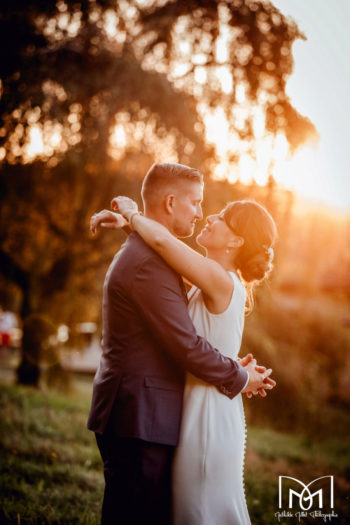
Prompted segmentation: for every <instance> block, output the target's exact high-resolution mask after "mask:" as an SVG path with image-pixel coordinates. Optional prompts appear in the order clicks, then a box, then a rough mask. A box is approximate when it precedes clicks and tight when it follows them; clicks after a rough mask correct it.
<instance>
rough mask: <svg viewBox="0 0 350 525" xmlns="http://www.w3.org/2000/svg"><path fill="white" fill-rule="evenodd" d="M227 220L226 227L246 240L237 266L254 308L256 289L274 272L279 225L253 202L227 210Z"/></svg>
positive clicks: (230, 206) (241, 202) (246, 202)
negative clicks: (253, 292) (274, 248)
mask: <svg viewBox="0 0 350 525" xmlns="http://www.w3.org/2000/svg"><path fill="white" fill-rule="evenodd" d="M224 218H225V221H226V224H227V226H228V227H229V228H230V229H231V230H232V231H233V232H234V233H235V234H236V235H238V236H239V237H242V238H243V239H244V244H243V245H242V247H241V248H240V250H239V251H238V253H237V254H236V257H235V261H234V262H235V266H236V268H237V270H238V271H239V273H240V275H241V277H242V279H243V280H244V281H245V282H246V283H249V284H250V286H248V287H247V291H248V303H249V305H250V307H252V305H253V295H252V291H253V286H254V285H255V284H256V283H258V282H261V281H263V280H264V279H265V278H266V277H267V276H268V275H269V273H270V272H271V270H272V268H273V265H272V260H271V259H272V258H271V252H272V250H270V248H272V246H273V244H274V243H275V240H276V237H277V228H276V224H275V221H274V220H273V218H272V216H271V215H270V213H269V212H268V211H267V210H266V209H265V208H264V207H263V206H261V204H259V203H257V202H255V201H252V200H243V201H236V202H232V203H231V204H229V205H228V206H227V207H226V208H225V210H224ZM272 253H273V252H272Z"/></svg>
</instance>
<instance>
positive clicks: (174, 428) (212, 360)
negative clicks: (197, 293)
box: [88, 232, 248, 445]
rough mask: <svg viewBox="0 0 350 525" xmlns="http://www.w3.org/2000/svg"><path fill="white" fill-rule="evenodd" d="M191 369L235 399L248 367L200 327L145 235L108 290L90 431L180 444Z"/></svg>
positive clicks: (133, 241)
mask: <svg viewBox="0 0 350 525" xmlns="http://www.w3.org/2000/svg"><path fill="white" fill-rule="evenodd" d="M185 370H188V371H190V372H191V373H192V374H194V375H196V376H198V377H200V378H201V379H203V380H204V381H206V382H208V383H211V384H213V385H217V386H218V387H220V389H221V391H222V392H223V394H225V395H227V396H229V397H230V398H232V397H234V396H235V395H237V394H238V393H239V392H240V391H241V390H242V388H243V387H244V385H245V383H246V381H247V377H248V374H247V371H246V370H244V369H243V367H242V366H240V365H239V364H238V363H237V362H235V361H233V360H231V359H229V358H227V357H224V356H223V355H221V354H220V352H219V351H218V350H216V349H214V348H213V347H212V346H211V345H210V344H209V343H208V342H207V341H206V340H205V339H203V338H202V337H199V336H198V335H197V333H196V331H195V328H194V326H193V324H192V321H191V319H190V317H189V314H188V311H187V297H186V292H185V289H184V285H183V281H182V278H181V276H180V275H179V274H177V273H176V272H175V271H174V270H173V269H172V268H170V267H169V266H168V265H167V263H166V262H165V261H164V260H163V259H162V258H161V257H160V256H159V255H158V254H157V253H156V252H155V251H154V250H152V249H151V248H150V247H149V246H148V245H147V244H146V243H145V242H144V241H143V239H141V237H140V236H139V235H138V234H137V233H135V232H134V233H132V234H131V235H129V237H128V239H127V241H126V242H125V243H124V245H123V246H122V247H121V249H120V251H119V252H118V253H117V254H116V255H115V257H114V260H113V262H112V264H111V266H110V268H109V270H108V272H107V275H106V279H105V283H104V291H103V338H102V356H101V361H100V366H99V369H98V371H97V373H96V376H95V379H94V387H93V397H92V406H91V411H90V415H89V420H88V428H89V429H90V430H93V431H95V432H97V433H100V434H101V433H103V432H104V430H105V428H106V425H107V423H108V422H109V424H110V425H112V428H113V430H114V432H115V435H116V436H119V437H131V438H139V439H143V440H145V441H151V442H154V443H162V444H166V445H176V444H177V441H178V435H179V426H180V420H181V409H182V395H183V389H184V382H185Z"/></svg>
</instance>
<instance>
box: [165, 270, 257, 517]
mask: <svg viewBox="0 0 350 525" xmlns="http://www.w3.org/2000/svg"><path fill="white" fill-rule="evenodd" d="M230 274H231V276H232V279H233V280H234V291H233V294H232V298H231V302H230V304H229V306H228V308H227V310H226V311H225V312H224V313H222V314H211V313H210V312H208V310H207V309H206V307H205V304H204V301H203V297H202V293H201V291H200V290H199V289H198V288H195V287H194V288H192V290H191V291H190V293H189V307H188V308H189V312H190V316H191V318H192V321H193V323H194V326H195V327H196V330H197V333H198V334H199V335H201V336H203V337H205V338H206V339H207V340H208V341H209V342H210V343H211V344H212V345H213V346H214V347H216V348H218V349H220V351H221V352H222V353H223V354H225V355H226V356H228V357H231V358H232V359H236V358H237V354H238V352H239V349H240V346H241V339H242V332H243V325H244V305H245V289H244V287H243V285H242V283H241V281H240V280H239V278H238V277H237V276H236V275H235V274H234V273H233V272H232V273H231V272H230ZM245 433H246V430H245V418H244V411H243V403H242V396H241V394H238V395H237V396H236V397H234V398H233V399H229V398H228V397H226V396H225V395H223V394H221V393H220V392H219V390H218V389H217V388H216V387H215V386H211V385H209V384H207V383H205V382H203V381H201V380H200V379H198V378H196V377H194V376H193V375H191V374H189V373H188V374H187V377H186V387H185V392H184V404H183V415H182V422H181V431H180V441H179V445H178V447H177V448H176V452H175V458H174V464H173V522H174V525H249V524H250V519H249V514H248V510H247V505H246V500H245V494H244V485H243V484H244V482H243V468H244V451H245Z"/></svg>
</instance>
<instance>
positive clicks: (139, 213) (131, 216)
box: [128, 211, 142, 231]
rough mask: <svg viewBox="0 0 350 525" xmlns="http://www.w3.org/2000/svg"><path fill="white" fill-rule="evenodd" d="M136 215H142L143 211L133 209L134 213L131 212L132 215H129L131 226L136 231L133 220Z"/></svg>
mask: <svg viewBox="0 0 350 525" xmlns="http://www.w3.org/2000/svg"><path fill="white" fill-rule="evenodd" d="M135 215H142V212H140V211H133V212H132V214H131V215H130V217H129V220H128V222H129V226H130V228H131V229H132V230H133V231H134V228H133V226H132V220H133V218H134V217H135Z"/></svg>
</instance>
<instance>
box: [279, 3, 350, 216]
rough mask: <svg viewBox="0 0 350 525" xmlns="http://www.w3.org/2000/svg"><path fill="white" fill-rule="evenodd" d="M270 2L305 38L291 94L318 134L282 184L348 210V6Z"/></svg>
mask: <svg viewBox="0 0 350 525" xmlns="http://www.w3.org/2000/svg"><path fill="white" fill-rule="evenodd" d="M272 2H273V4H274V5H275V6H276V7H277V8H278V9H279V10H280V11H281V12H282V13H283V14H284V15H290V16H291V17H292V18H293V19H294V20H295V21H296V22H297V24H298V26H299V28H300V29H301V30H302V31H303V32H304V34H305V36H306V37H307V41H304V40H297V41H296V42H295V44H294V46H293V56H294V60H295V66H294V72H293V74H292V75H291V77H290V79H289V81H288V83H287V93H288V95H289V96H290V97H291V100H292V103H293V105H294V107H295V108H296V109H297V110H298V111H299V112H300V113H301V114H303V115H305V116H307V117H309V118H310V120H311V121H312V122H313V123H314V124H315V126H316V128H317V130H318V132H319V134H320V141H319V143H318V144H317V145H316V146H314V147H312V148H311V147H305V148H303V149H302V150H301V151H299V152H297V154H296V156H295V158H294V159H293V160H291V161H290V163H289V167H287V169H286V172H285V175H284V180H282V179H281V182H284V183H285V184H286V185H287V186H288V187H291V188H294V189H295V190H296V191H297V193H299V195H302V196H303V197H307V198H311V199H313V200H314V201H318V202H322V203H325V204H327V205H328V206H331V207H334V208H338V209H340V210H344V211H345V210H347V211H350V142H349V138H350V137H349V122H350V58H349V57H350V31H349V20H350V1H349V0H334V1H333V2H332V1H329V0H272ZM288 170H289V172H288ZM281 177H282V178H283V176H282V175H281ZM293 179H294V180H293Z"/></svg>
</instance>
